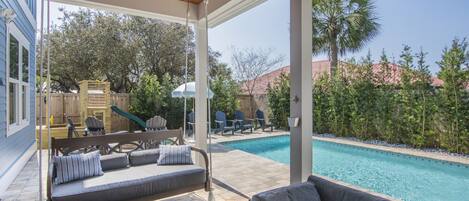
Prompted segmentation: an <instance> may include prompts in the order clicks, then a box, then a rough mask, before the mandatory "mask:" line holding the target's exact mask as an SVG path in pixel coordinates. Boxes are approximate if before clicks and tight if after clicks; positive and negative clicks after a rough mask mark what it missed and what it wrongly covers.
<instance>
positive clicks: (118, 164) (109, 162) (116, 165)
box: [101, 153, 129, 171]
mask: <svg viewBox="0 0 469 201" xmlns="http://www.w3.org/2000/svg"><path fill="white" fill-rule="evenodd" d="M128 166H129V156H127V154H126V153H117V154H109V155H103V156H101V167H102V169H103V171H108V170H114V169H121V168H126V167H128Z"/></svg>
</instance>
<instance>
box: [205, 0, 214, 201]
mask: <svg viewBox="0 0 469 201" xmlns="http://www.w3.org/2000/svg"><path fill="white" fill-rule="evenodd" d="M208 2H209V0H205V1H204V3H205V8H204V9H205V31H206V33H205V41H207V54H206V57H207V58H206V59H207V89H210V62H209V55H208V14H207V10H208V9H207V7H208ZM207 93H208V90H207ZM207 102H208V115H207V116H208V154H209V161H210V163H209V166H210V167H209V168H210V175H209V177H210V178H209V179H210V184H211V185H210V191H209V194H208V200H209V201H214V200H215V197H214V196H213V188H212V185H213V179H212V178H213V168H212V167H213V164H212V163H213V160H212V131H211V128H212V126H211V125H210V124H211V122H212V121H211V117H210V116H211V104H210V102H211V101H210V98H208V99H207Z"/></svg>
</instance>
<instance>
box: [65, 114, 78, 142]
mask: <svg viewBox="0 0 469 201" xmlns="http://www.w3.org/2000/svg"><path fill="white" fill-rule="evenodd" d="M67 129H68V135H67V137H68V139H72V138H74V137H80V135H79V134H78V132H77V130H76V127H75V124H74V123H73V120H72V118H70V117H67Z"/></svg>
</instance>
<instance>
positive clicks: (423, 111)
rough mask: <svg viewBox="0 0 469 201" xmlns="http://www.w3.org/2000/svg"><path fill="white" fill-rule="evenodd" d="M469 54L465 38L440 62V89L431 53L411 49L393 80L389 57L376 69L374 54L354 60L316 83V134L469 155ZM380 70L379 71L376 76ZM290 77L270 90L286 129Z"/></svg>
mask: <svg viewBox="0 0 469 201" xmlns="http://www.w3.org/2000/svg"><path fill="white" fill-rule="evenodd" d="M468 55H469V52H468V51H467V42H466V41H465V40H462V41H459V40H454V41H453V43H452V45H451V47H449V48H446V49H445V50H444V51H443V55H442V58H441V61H440V62H438V64H439V66H440V71H439V72H438V74H437V75H438V78H440V79H441V80H443V82H444V84H443V85H442V86H441V87H438V88H435V87H433V86H432V85H431V84H432V77H431V74H430V72H429V70H428V67H429V66H428V65H427V64H426V63H425V56H426V53H423V52H422V51H420V52H419V53H417V54H413V53H412V51H411V49H410V47H408V46H405V47H404V50H403V51H402V54H401V56H400V61H399V66H400V67H401V71H400V80H397V81H390V78H391V77H392V75H393V74H395V73H393V71H395V67H394V66H393V65H391V64H390V62H389V60H388V58H387V56H386V54H385V53H384V52H383V55H382V56H381V59H380V64H381V65H380V66H379V67H378V68H377V69H376V68H373V65H372V61H371V56H367V57H366V58H364V59H363V60H361V61H360V62H356V61H353V60H351V61H349V62H346V64H343V65H341V66H340V68H338V72H337V73H336V75H335V76H334V77H330V76H329V75H323V76H321V77H320V78H318V79H316V80H315V82H314V84H313V129H314V131H315V132H316V133H333V134H336V135H337V136H344V137H357V138H359V139H363V140H375V139H376V140H383V141H387V142H390V143H405V144H408V145H411V146H414V147H419V148H420V147H431V148H443V149H447V150H449V151H451V152H458V153H469V92H468V90H467V89H466V88H465V85H467V84H468V83H469V70H468V63H469V56H468ZM376 70H378V72H374V71H376ZM289 97H290V85H289V78H288V75H285V74H283V75H282V76H280V77H279V78H278V79H277V80H276V82H275V84H274V86H273V87H269V89H268V98H269V100H268V103H269V107H270V108H271V110H272V111H271V114H272V116H271V120H272V122H273V123H274V124H276V125H278V126H280V127H283V128H286V127H287V117H288V116H289V109H290V105H289Z"/></svg>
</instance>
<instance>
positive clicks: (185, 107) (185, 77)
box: [182, 1, 190, 136]
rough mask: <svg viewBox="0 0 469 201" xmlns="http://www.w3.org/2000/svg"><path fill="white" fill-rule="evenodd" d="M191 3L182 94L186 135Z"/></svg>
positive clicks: (187, 11) (187, 26)
mask: <svg viewBox="0 0 469 201" xmlns="http://www.w3.org/2000/svg"><path fill="white" fill-rule="evenodd" d="M189 5H190V2H189V1H187V8H186V55H185V56H186V58H185V59H186V61H185V67H184V92H183V93H182V96H183V97H184V117H183V119H184V121H183V122H184V123H183V124H184V125H183V130H184V132H183V134H184V136H186V127H187V126H186V121H187V112H186V111H187V98H186V95H185V93H186V91H187V75H188V70H187V69H188V66H189V40H190V37H189V29H190V27H189V16H190V12H189Z"/></svg>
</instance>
